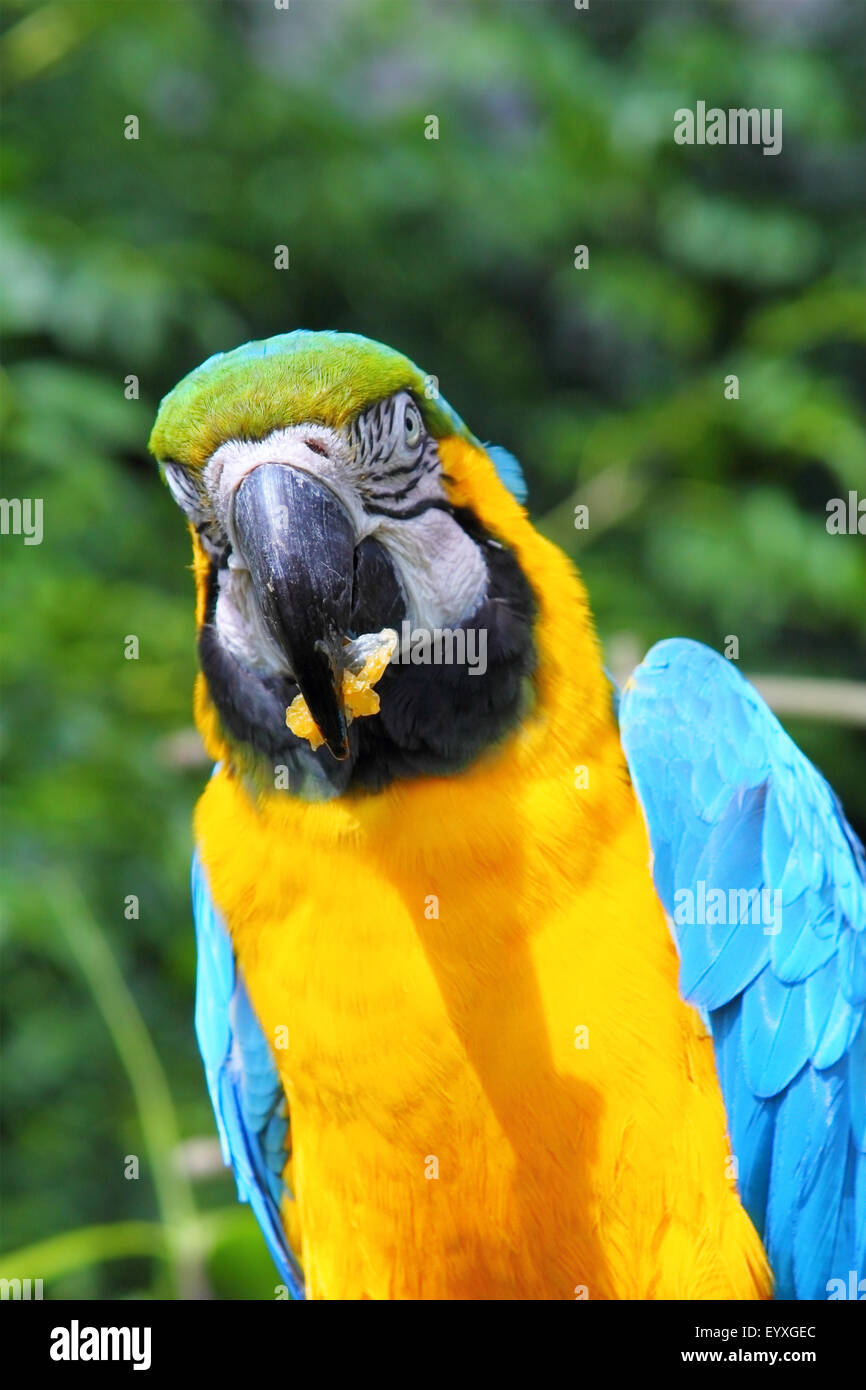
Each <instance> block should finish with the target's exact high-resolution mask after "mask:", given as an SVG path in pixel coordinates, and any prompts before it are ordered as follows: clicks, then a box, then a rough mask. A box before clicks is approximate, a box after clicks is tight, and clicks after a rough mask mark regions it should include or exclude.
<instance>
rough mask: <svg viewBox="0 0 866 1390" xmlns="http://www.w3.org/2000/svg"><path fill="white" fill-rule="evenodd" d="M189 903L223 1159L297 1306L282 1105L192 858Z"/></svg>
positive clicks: (199, 1017)
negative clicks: (284, 1204) (285, 1222)
mask: <svg viewBox="0 0 866 1390" xmlns="http://www.w3.org/2000/svg"><path fill="white" fill-rule="evenodd" d="M192 903H193V916H194V918H195V930H196V943H197V948H198V967H197V979H196V1004H195V1029H196V1036H197V1038H198V1044H199V1048H200V1050H201V1055H202V1059H203V1061H204V1069H205V1076H206V1078H207V1085H208V1090H209V1092H210V1098H211V1104H212V1105H213V1110H214V1115H215V1117H216V1122H217V1128H218V1130H219V1136H220V1143H221V1145H222V1152H223V1160H224V1162H225V1163H226V1164H227V1165H228V1164H230V1165H231V1167H232V1168H233V1169H234V1174H235V1180H236V1182H237V1189H238V1198H239V1199H240V1201H242V1202H249V1204H250V1206H251V1207H252V1209H253V1213H254V1215H255V1217H256V1220H257V1221H258V1223H259V1226H260V1227H261V1229H262V1233H263V1235H264V1237H265V1240H266V1242H267V1245H268V1249H269V1250H270V1252H271V1256H272V1258H273V1261H274V1264H275V1265H276V1267H277V1270H278V1271H279V1274H280V1278H281V1280H282V1282H283V1283H284V1284H285V1285H286V1286H287V1288H288V1290H289V1295H290V1297H291V1298H293V1299H302V1298H303V1297H304V1280H303V1274H302V1273H301V1270H300V1267H299V1265H298V1262H297V1260H296V1259H295V1256H294V1255H293V1253H292V1251H291V1250H290V1248H289V1246H288V1243H287V1241H286V1237H285V1233H284V1231H283V1227H282V1222H281V1220H280V1202H281V1200H282V1199H283V1197H284V1196H285V1195H286V1192H287V1188H286V1185H285V1183H284V1182H283V1178H282V1170H283V1167H284V1166H285V1162H286V1140H287V1136H288V1128H289V1121H288V1110H287V1106H286V1098H285V1095H284V1092H283V1088H282V1084H281V1082H280V1078H279V1075H278V1073H277V1069H276V1066H275V1064H274V1060H273V1057H272V1056H271V1053H270V1049H269V1047H268V1043H267V1039H266V1038H265V1036H264V1034H263V1032H262V1030H261V1027H260V1025H259V1022H258V1019H257V1018H256V1016H255V1014H254V1013H253V1009H252V1006H251V1004H250V1001H249V997H248V995H247V992H246V989H245V987H244V983H243V980H242V979H241V976H240V974H239V972H238V969H237V965H236V962H235V958H234V951H233V949H232V943H231V938H230V937H229V934H228V932H227V930H226V928H225V925H224V923H223V921H222V918H221V917H220V915H219V913H218V912H217V910H216V908H215V907H214V905H213V902H212V900H211V896H210V890H209V888H208V884H207V879H206V876H205V872H204V869H203V867H202V865H201V862H200V860H199V858H198V855H194V856H193V861H192ZM290 1195H291V1194H289V1196H290Z"/></svg>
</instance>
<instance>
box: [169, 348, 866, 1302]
mask: <svg viewBox="0 0 866 1390" xmlns="http://www.w3.org/2000/svg"><path fill="white" fill-rule="evenodd" d="M150 448H151V450H152V452H153V453H154V455H155V456H156V458H157V460H158V461H159V463H160V466H161V469H162V471H163V474H164V477H165V479H166V481H167V483H168V486H169V488H170V489H171V492H172V494H173V495H174V498H175V499H176V501H177V502H178V503H179V505H180V507H181V508H182V510H183V511H184V513H185V514H186V517H187V519H188V521H189V526H190V530H191V534H192V544H193V559H194V575H195V588H196V597H197V609H196V611H197V633H198V654H199V663H200V673H199V675H198V677H197V682H196V687H195V695H194V706H195V714H196V720H197V724H198V727H199V729H200V731H201V734H202V737H203V740H204V743H205V746H206V748H207V751H208V753H209V755H210V756H211V757H212V758H213V760H214V762H215V765H216V766H215V770H214V773H213V775H212V777H211V779H210V781H209V782H208V784H207V787H206V790H205V791H204V794H203V795H202V797H201V799H200V801H199V803H198V807H197V809H196V813H195V840H196V851H195V859H194V865H193V879H192V885H193V887H192V891H193V903H194V916H195V923H196V932H197V950H198V967H197V968H198V975H197V998H196V1028H197V1035H198V1039H199V1044H200V1048H201V1052H202V1055H203V1059H204V1066H205V1072H206V1077H207V1083H208V1086H209V1090H210V1096H211V1099H212V1102H213V1108H214V1112H215V1115H216V1121H217V1125H218V1127H219V1132H220V1136H221V1139H222V1145H223V1153H224V1157H225V1160H226V1162H227V1163H230V1164H231V1165H232V1166H233V1168H234V1172H235V1175H236V1179H237V1186H238V1192H239V1196H240V1197H241V1199H242V1200H245V1201H248V1202H249V1203H250V1204H251V1206H252V1208H253V1211H254V1212H255V1215H256V1217H257V1219H258V1221H259V1223H260V1225H261V1228H262V1231H263V1233H264V1236H265V1239H266V1241H267V1243H268V1246H269V1248H270V1251H271V1254H272V1256H273V1259H274V1261H275V1263H276V1266H277V1270H278V1272H279V1277H280V1280H281V1285H280V1287H281V1291H282V1292H283V1294H284V1296H285V1295H286V1294H287V1295H288V1296H291V1297H294V1298H301V1297H307V1298H329V1299H354V1298H381V1299H384V1298H395V1299H499V1298H502V1299H573V1298H585V1297H588V1298H592V1299H704V1298H724V1299H750V1298H764V1297H770V1296H772V1295H773V1294H774V1293H775V1296H777V1297H780V1298H826V1297H828V1296H837V1295H836V1294H834V1292H833V1290H834V1288H835V1285H834V1284H833V1281H834V1280H839V1281H842V1282H843V1283H844V1284H845V1287H846V1288H848V1287H849V1286H850V1279H851V1275H852V1271H853V1272H854V1273H855V1281H859V1280H861V1279H863V1277H864V1275H866V1026H864V1021H863V1019H864V1004H866V949H864V947H866V861H864V853H863V848H862V846H861V845H860V843H859V842H858V840H857V838H856V836H855V834H854V832H853V831H852V829H851V827H850V826H849V825H848V823H847V821H846V819H845V816H844V814H843V811H842V808H841V806H840V804H839V802H838V800H837V799H836V797H835V796H834V793H833V792H832V791H831V789H830V787H829V786H828V784H827V783H826V782H825V781H824V779H823V778H822V777H821V776H820V774H819V773H818V772H817V771H816V770H815V768H814V767H812V766H811V764H810V763H809V762H808V761H807V760H806V758H805V757H804V756H803V754H802V753H801V752H799V750H798V749H797V748H796V746H795V745H794V744H793V742H792V741H791V739H790V738H789V737H788V736H787V734H786V733H785V732H784V730H783V729H782V727H781V726H780V724H779V723H778V722H777V721H776V719H775V718H774V716H773V715H772V714H771V713H770V711H769V709H768V708H767V706H766V705H765V703H764V702H763V700H762V699H761V697H760V696H759V695H758V694H757V692H756V691H755V690H754V689H753V688H752V687H751V686H750V685H749V684H748V683H747V682H746V681H745V680H744V679H743V678H742V677H741V676H740V675H739V673H738V672H737V670H736V669H735V667H734V665H733V664H732V663H731V662H729V661H727V660H725V659H723V658H722V657H721V656H719V655H717V654H715V653H713V652H712V651H710V650H709V649H708V648H706V647H703V646H701V645H699V644H697V643H695V642H692V641H685V640H670V641H664V642H662V643H660V644H659V645H657V646H655V647H654V648H653V649H652V650H651V651H650V652H649V654H648V656H647V657H646V658H645V660H644V661H643V662H642V664H641V665H640V666H639V667H638V669H637V670H636V671H635V672H634V674H633V676H632V677H631V679H630V680H629V681H628V682H627V683H626V687H625V689H624V691H623V692H622V696H621V699H620V700H619V703H618V709H617V702H616V700H615V698H613V694H612V689H611V685H610V683H609V680H608V678H607V677H606V675H605V673H604V669H603V665H602V659H601V655H600V650H599V643H598V640H597V637H596V634H595V631H594V628H593V622H592V618H591V615H590V610H589V606H588V601H587V596H586V593H585V590H584V587H583V584H582V582H581V579H580V578H579V576H578V574H577V572H576V570H575V568H574V567H573V565H572V564H571V562H570V561H569V560H568V559H566V557H565V556H564V555H563V554H562V553H561V552H560V551H559V550H558V549H557V548H556V547H554V546H553V545H552V544H551V543H549V542H548V541H547V540H545V539H544V538H543V537H542V536H541V535H540V534H539V533H538V532H537V531H536V530H535V529H534V527H533V526H532V524H531V522H530V520H529V517H528V515H527V512H526V510H525V508H524V506H523V505H522V501H523V497H524V490H523V483H522V477H521V473H520V468H519V465H518V463H517V461H516V460H515V459H514V458H513V456H511V455H510V454H508V453H507V452H506V451H505V450H503V449H499V448H495V447H492V446H487V445H482V444H481V443H480V442H479V440H478V439H476V438H475V436H474V435H473V434H472V433H471V432H470V431H469V429H468V428H467V426H466V425H465V424H464V423H463V421H462V420H461V419H460V418H459V417H458V416H457V414H456V413H455V412H454V411H453V410H452V409H451V408H450V407H449V406H448V405H447V404H446V402H445V400H444V399H443V398H442V396H441V395H440V394H439V391H438V387H437V384H436V380H435V378H432V377H430V376H426V375H425V374H424V373H423V372H422V371H420V370H419V369H418V368H417V367H416V366H414V365H413V363H412V362H410V361H409V360H408V359H407V358H406V357H405V356H403V355H402V354H401V353H399V352H396V351H394V350H392V349H390V348H388V347H386V346H383V345H381V344H378V343H375V342H371V341H368V340H367V339H365V338H363V337H359V336H356V335H353V334H346V333H335V332H307V331H297V332H293V333H288V334H285V335H281V336H278V337H275V338H270V339H268V340H266V341H264V342H253V343H248V344H247V345H245V346H243V347H240V348H238V349H236V350H235V351H232V352H228V353H225V354H219V355H217V356H215V357H211V358H209V359H208V361H206V362H205V363H204V364H203V365H202V366H200V367H199V368H197V369H196V370H195V371H193V372H192V373H191V374H190V375H188V376H187V377H185V378H184V379H183V381H181V383H180V384H179V385H178V386H177V387H176V388H175V389H174V390H173V391H172V392H171V393H170V394H169V395H168V396H167V397H166V398H165V399H164V400H163V402H162V404H161V407H160V410H159V414H158V417H157V421H156V424H155V427H154V430H153V434H152V437H151V441H150ZM470 629H471V630H474V631H475V633H476V634H478V633H483V634H484V636H485V642H486V646H485V657H486V659H485V661H484V662H481V661H477V662H476V663H475V665H474V666H470V665H469V663H468V661H465V660H464V661H463V662H461V661H460V660H459V659H456V660H453V661H448V660H446V659H441V660H437V659H436V658H437V654H438V656H440V657H442V656H443V654H444V652H445V648H444V645H443V644H442V642H439V646H438V647H437V640H438V639H437V638H436V633H437V632H438V633H440V634H449V633H450V634H451V636H452V637H453V635H454V634H455V633H462V634H464V635H465V634H466V633H468V632H469V631H470ZM385 632H387V633H389V634H391V639H390V640H392V642H393V638H394V637H395V636H397V635H398V634H402V637H398V643H399V647H398V648H395V647H394V646H393V645H392V646H391V647H390V648H389V649H388V650H389V652H390V653H391V657H392V659H390V660H388V661H386V662H385V664H384V674H382V675H381V678H380V679H379V680H378V684H377V687H376V690H375V692H372V693H373V694H374V695H375V697H376V698H375V699H374V700H373V702H372V706H371V705H370V704H369V703H368V706H367V709H366V711H363V710H361V709H360V708H359V707H358V706H357V705H355V706H353V705H352V704H351V701H350V700H349V698H348V696H347V693H346V692H347V685H346V681H347V677H348V676H351V675H353V674H355V675H357V669H358V661H357V659H356V658H357V648H358V644H359V643H360V644H361V645H362V646H363V644H364V642H367V643H368V645H369V639H370V637H371V635H373V636H374V640H373V646H374V647H375V645H376V641H377V640H378V639H377V638H375V634H381V633H385ZM407 633H408V640H407ZM419 633H420V638H419V637H418V634H419ZM458 654H459V653H458ZM353 663H354V664H353ZM365 669H366V668H365ZM367 693H368V694H370V693H371V692H370V691H368V692H367ZM299 701H300V702H301V704H302V706H303V709H304V710H305V711H306V714H307V715H308V717H309V724H310V728H311V729H312V730H313V733H314V735H315V737H313V736H307V735H306V734H304V733H303V732H300V733H299V732H296V731H294V730H295V729H297V728H298V727H299V726H298V725H297V724H295V725H294V726H292V719H291V711H292V709H293V708H296V707H297V706H298V702H299ZM287 720H288V721H289V722H288V723H287ZM731 904H733V905H731ZM859 1287H860V1288H861V1290H862V1289H863V1288H866V1285H863V1284H860V1285H859ZM839 1296H841V1295H839Z"/></svg>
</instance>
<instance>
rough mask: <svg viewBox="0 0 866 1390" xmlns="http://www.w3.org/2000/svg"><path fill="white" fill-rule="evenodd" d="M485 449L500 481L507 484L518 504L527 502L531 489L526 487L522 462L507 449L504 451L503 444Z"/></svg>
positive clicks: (485, 446) (489, 445)
mask: <svg viewBox="0 0 866 1390" xmlns="http://www.w3.org/2000/svg"><path fill="white" fill-rule="evenodd" d="M484 448H485V449H486V451H487V455H488V457H489V458H490V460H491V462H492V464H493V467H494V468H495V469H496V472H497V474H498V476H499V481H500V482H501V483H504V484H505V486H506V487H507V488H508V491H509V492H510V493H513V495H514V496H515V497H516V498H517V500H518V502H525V501H526V499H527V497H528V496H529V488H528V487H527V486H526V479H525V478H524V476H523V469H522V467H521V465H520V462H519V461H518V460H517V459H516V458H515V457H514V455H513V454H511V453H509V451H508V450H507V449H503V447H502V445H501V444H485V445H484Z"/></svg>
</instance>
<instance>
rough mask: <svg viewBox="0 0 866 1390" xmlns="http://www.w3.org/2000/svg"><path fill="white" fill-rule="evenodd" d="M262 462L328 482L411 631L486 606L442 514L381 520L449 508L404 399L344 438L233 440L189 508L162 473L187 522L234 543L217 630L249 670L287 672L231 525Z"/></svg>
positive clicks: (477, 558)
mask: <svg viewBox="0 0 866 1390" xmlns="http://www.w3.org/2000/svg"><path fill="white" fill-rule="evenodd" d="M264 463H284V464H289V465H291V466H292V467H293V468H297V469H299V470H301V471H303V472H305V473H309V474H310V475H312V476H313V477H314V478H317V479H319V480H320V481H321V482H323V483H325V484H326V485H327V486H328V487H329V488H330V489H331V491H332V492H333V493H334V494H335V495H336V497H337V498H339V500H340V502H341V503H342V504H343V506H344V507H345V509H346V511H347V512H348V514H349V516H350V517H351V518H352V521H353V523H354V526H355V532H356V544H358V543H360V541H361V540H363V539H365V538H366V537H368V536H372V537H374V538H375V539H376V540H377V541H378V542H379V543H380V544H381V545H382V546H383V547H384V548H385V550H387V552H388V553H389V555H390V557H391V560H392V562H393V564H394V568H395V570H396V572H397V574H398V575H399V576H400V579H401V581H402V585H403V589H404V593H405V596H406V603H407V609H408V613H407V616H408V618H409V621H410V623H411V624H412V626H413V627H423V628H448V627H454V626H456V625H457V624H458V623H460V622H461V621H464V620H466V619H467V618H470V617H471V616H472V614H473V613H474V612H475V611H476V609H477V608H478V606H479V604H480V603H481V602H482V600H483V599H484V597H485V595H486V591H487V582H488V574H487V566H486V563H485V561H484V557H483V555H482V554H481V551H480V550H479V548H478V546H477V545H476V544H475V542H474V541H473V540H472V538H471V537H470V536H468V535H467V534H466V532H465V531H464V530H463V529H462V527H461V526H460V525H459V523H458V522H457V521H456V520H455V519H454V517H452V516H451V515H450V514H449V513H448V512H447V511H443V510H441V509H439V508H430V509H429V510H427V511H423V512H421V514H420V515H418V516H399V515H397V516H387V515H383V514H382V511H383V510H385V509H387V510H390V511H394V512H398V513H399V512H401V511H406V510H409V509H412V508H414V507H416V506H417V505H419V504H422V503H423V502H425V501H428V500H431V499H441V500H442V501H445V500H446V495H445V491H444V488H443V486H442V480H441V467H440V465H439V460H438V451H437V450H436V448H435V444H434V442H433V441H432V440H431V439H430V437H429V435H427V433H426V430H425V429H424V426H423V422H422V420H421V415H420V412H419V410H418V407H417V406H416V405H415V403H414V401H413V400H412V398H411V396H410V395H409V394H408V392H400V393H398V395H396V396H393V397H391V398H389V400H388V401H386V402H382V403H381V404H380V405H379V406H378V407H374V408H373V410H371V411H369V412H366V413H365V415H364V416H362V417H361V418H360V420H359V421H356V422H353V425H351V426H349V427H347V428H346V429H345V430H341V431H337V430H333V429H330V428H328V427H327V426H324V425H316V424H309V425H293V426H290V427H288V428H286V429H278V430H274V431H273V432H272V433H271V434H269V435H268V436H267V437H266V438H264V439H259V440H240V439H230V440H227V441H226V442H225V443H224V444H221V445H220V447H219V448H218V449H217V450H216V451H215V452H214V453H213V454H212V456H211V458H210V459H209V461H208V463H207V465H206V467H205V469H204V473H203V478H202V486H203V493H204V495H203V496H200V497H199V499H197V500H196V502H192V501H191V498H190V493H189V489H188V488H187V487H186V485H185V484H184V481H183V478H182V477H181V476H180V475H178V474H176V472H175V470H171V471H170V470H168V469H167V470H166V474H167V478H168V482H169V485H170V487H171V489H172V492H173V493H174V495H175V498H176V500H177V501H178V502H179V503H180V505H181V506H182V507H183V509H184V510H185V511H186V512H187V514H188V515H189V516H190V518H191V520H193V522H194V524H195V523H196V522H197V521H198V520H200V519H201V518H202V517H203V516H205V515H208V514H209V515H210V516H211V517H212V518H213V519H214V520H215V522H216V523H217V525H218V528H219V530H220V531H221V532H222V534H223V535H224V536H227V537H228V538H229V540H230V541H231V543H232V554H231V557H230V559H229V565H228V568H227V569H223V570H221V571H220V591H219V597H218V599H217V608H216V627H217V631H218V633H219V636H220V641H221V642H222V644H223V645H224V646H225V647H226V648H227V649H228V650H229V651H230V652H232V654H233V655H235V656H236V657H237V658H238V659H239V660H240V661H242V662H243V663H244V665H245V666H247V667H248V668H249V669H251V670H254V671H260V672H261V673H262V674H272V675H276V674H291V672H290V671H289V668H288V666H287V664H286V658H285V654H284V653H283V652H282V651H281V650H280V648H279V647H278V646H277V644H276V643H275V642H274V640H273V639H272V638H271V637H270V635H269V633H268V632H267V629H266V627H265V624H264V621H263V619H262V617H261V613H260V610H259V606H258V602H257V600H256V598H255V594H254V592H253V588H252V584H251V581H250V575H249V571H248V570H247V569H246V567H245V565H244V563H243V558H242V555H241V552H240V549H239V547H238V545H237V540H236V537H235V534H234V527H233V516H232V513H233V500H234V495H235V493H236V491H237V488H238V487H239V485H240V483H241V481H242V480H243V479H244V478H245V477H246V476H247V474H248V473H250V472H252V470H253V469H254V468H257V467H258V466H259V464H264ZM401 494H405V495H401ZM380 509H382V510H380Z"/></svg>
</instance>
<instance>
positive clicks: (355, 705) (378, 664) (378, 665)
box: [286, 627, 398, 750]
mask: <svg viewBox="0 0 866 1390" xmlns="http://www.w3.org/2000/svg"><path fill="white" fill-rule="evenodd" d="M397 642H398V638H397V634H396V632H395V631H394V629H393V628H392V627H385V628H383V629H382V631H381V632H365V633H364V634H363V635H362V636H361V637H356V638H355V640H354V642H347V643H346V646H345V647H344V649H343V659H344V662H345V670H344V671H343V687H342V697H343V708H344V710H345V714H346V720H347V723H349V724H351V722H352V720H353V719H363V717H364V716H365V715H368V714H378V713H379V696H378V695H377V694H376V692H375V690H374V689H373V686H374V685H376V684H377V683H378V682H379V681H380V680H381V679H382V677H383V675H384V674H385V668H386V667H387V665H388V663H389V661H390V660H391V657H392V656H393V655H394V652H395V651H396V650H397ZM286 725H287V727H288V728H289V729H291V731H292V733H293V734H294V735H295V736H296V737H297V738H305V739H306V740H307V742H308V743H309V745H310V747H311V748H312V749H314V750H315V749H316V748H321V746H322V744H323V743H324V742H325V740H324V738H323V736H322V734H321V731H320V730H319V728H318V726H317V724H316V721H315V720H314V719H313V716H312V715H311V713H310V711H309V709H308V707H307V702H306V700H305V699H304V697H303V695H296V696H295V698H294V700H293V701H292V703H291V704H290V705H289V708H288V709H287V710H286Z"/></svg>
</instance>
